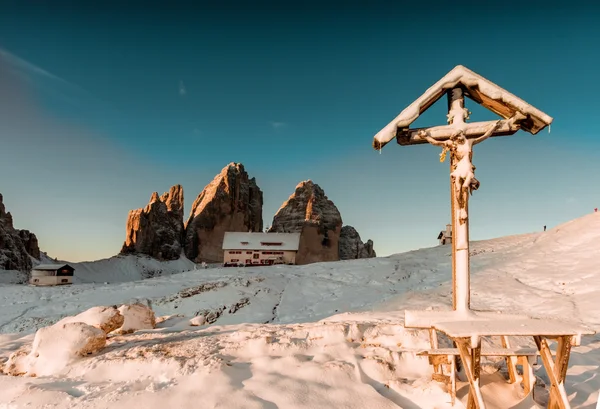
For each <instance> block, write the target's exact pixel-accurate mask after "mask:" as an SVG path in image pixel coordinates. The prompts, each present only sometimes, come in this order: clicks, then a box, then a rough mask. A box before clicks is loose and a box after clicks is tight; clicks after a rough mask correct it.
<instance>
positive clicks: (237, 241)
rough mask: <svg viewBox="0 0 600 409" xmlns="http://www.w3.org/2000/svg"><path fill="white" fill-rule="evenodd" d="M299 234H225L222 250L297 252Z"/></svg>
mask: <svg viewBox="0 0 600 409" xmlns="http://www.w3.org/2000/svg"><path fill="white" fill-rule="evenodd" d="M299 245H300V233H241V232H226V233H225V237H224V238H223V250H243V249H248V250H292V251H296V250H298V246H299Z"/></svg>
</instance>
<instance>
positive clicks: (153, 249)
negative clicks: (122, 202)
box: [121, 185, 184, 260]
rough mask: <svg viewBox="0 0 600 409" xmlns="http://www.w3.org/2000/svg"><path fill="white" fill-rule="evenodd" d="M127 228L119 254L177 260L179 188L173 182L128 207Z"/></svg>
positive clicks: (180, 219) (180, 241) (180, 238)
mask: <svg viewBox="0 0 600 409" xmlns="http://www.w3.org/2000/svg"><path fill="white" fill-rule="evenodd" d="M126 229H127V232H126V238H125V243H124V244H123V247H122V249H121V254H146V255H148V256H151V257H154V258H156V259H158V260H177V259H179V257H180V256H181V251H182V250H183V240H184V226H183V188H182V187H181V185H175V186H173V187H171V189H170V190H169V191H168V192H166V193H164V194H163V195H162V196H160V197H159V196H158V193H157V192H154V193H153V194H152V197H151V198H150V203H149V204H148V205H147V206H146V207H144V208H142V209H137V210H131V211H130V212H129V215H128V217H127V227H126Z"/></svg>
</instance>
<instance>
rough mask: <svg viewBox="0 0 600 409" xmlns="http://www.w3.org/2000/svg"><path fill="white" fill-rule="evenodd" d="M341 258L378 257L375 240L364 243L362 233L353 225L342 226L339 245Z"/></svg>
mask: <svg viewBox="0 0 600 409" xmlns="http://www.w3.org/2000/svg"><path fill="white" fill-rule="evenodd" d="M339 254H340V260H353V259H358V258H371V257H376V254H375V250H374V249H373V241H372V240H367V242H366V243H363V242H362V240H361V238H360V234H358V232H357V231H356V229H355V228H354V227H352V226H344V227H342V231H341V233H340V246H339Z"/></svg>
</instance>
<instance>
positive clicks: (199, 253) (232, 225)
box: [185, 163, 263, 263]
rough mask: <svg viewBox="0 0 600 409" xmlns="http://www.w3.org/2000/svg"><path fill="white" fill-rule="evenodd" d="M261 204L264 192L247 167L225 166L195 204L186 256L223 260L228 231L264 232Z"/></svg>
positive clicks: (190, 220)
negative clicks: (224, 240) (246, 169)
mask: <svg viewBox="0 0 600 409" xmlns="http://www.w3.org/2000/svg"><path fill="white" fill-rule="evenodd" d="M262 206H263V193H262V191H261V190H260V188H259V187H258V186H257V185H256V180H255V179H254V178H251V179H250V178H249V177H248V173H246V171H245V169H244V166H243V165H242V164H241V163H230V164H229V165H227V166H225V167H224V168H223V170H221V173H219V174H218V175H217V176H216V177H215V178H214V179H213V181H212V182H211V183H209V184H208V185H207V186H206V187H205V188H204V190H203V191H202V192H201V193H200V195H198V197H197V198H196V200H195V201H194V203H193V205H192V211H191V214H190V218H189V219H188V221H187V224H186V244H185V255H186V256H187V258H189V259H190V260H192V261H196V262H200V261H206V262H211V263H218V262H222V261H223V250H222V246H223V238H224V236H225V232H228V231H234V232H235V231H238V232H248V231H253V232H260V231H262V230H263V220H262Z"/></svg>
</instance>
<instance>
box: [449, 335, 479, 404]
mask: <svg viewBox="0 0 600 409" xmlns="http://www.w3.org/2000/svg"><path fill="white" fill-rule="evenodd" d="M456 343H457V345H458V351H459V352H460V359H461V360H462V362H463V366H464V368H465V373H466V375H467V378H468V379H469V386H470V387H469V396H468V397H467V408H475V409H485V403H484V402H483V396H482V394H481V389H480V387H479V373H480V369H479V367H476V365H477V366H479V362H474V360H473V357H475V358H477V357H478V356H480V354H479V351H477V352H470V351H469V345H470V343H471V339H470V338H459V339H456ZM479 348H481V343H479V345H478V346H477V347H476V348H473V349H479Z"/></svg>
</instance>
